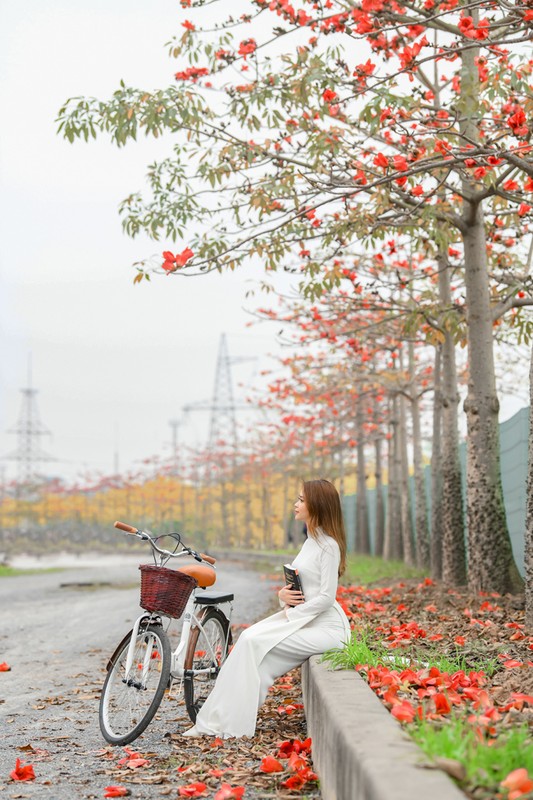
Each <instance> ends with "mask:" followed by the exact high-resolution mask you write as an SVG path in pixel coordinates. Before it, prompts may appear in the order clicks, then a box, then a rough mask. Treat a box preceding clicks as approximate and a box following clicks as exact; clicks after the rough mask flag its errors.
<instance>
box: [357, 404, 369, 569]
mask: <svg viewBox="0 0 533 800" xmlns="http://www.w3.org/2000/svg"><path fill="white" fill-rule="evenodd" d="M363 400H364V398H363V395H362V394H359V395H358V396H357V400H356V405H355V428H356V433H355V435H356V438H357V493H356V509H355V511H356V521H355V542H356V550H357V552H358V553H365V554H369V553H370V535H369V532H368V502H367V493H366V461H365V432H364V411H363Z"/></svg>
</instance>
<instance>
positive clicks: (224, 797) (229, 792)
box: [214, 783, 244, 800]
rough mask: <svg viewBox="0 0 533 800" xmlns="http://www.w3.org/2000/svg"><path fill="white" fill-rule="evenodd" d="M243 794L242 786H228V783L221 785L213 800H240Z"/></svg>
mask: <svg viewBox="0 0 533 800" xmlns="http://www.w3.org/2000/svg"><path fill="white" fill-rule="evenodd" d="M243 794H244V786H230V785H229V783H223V784H222V786H221V787H220V789H219V790H218V792H217V793H216V795H215V797H214V800H240V798H241V797H242V796H243Z"/></svg>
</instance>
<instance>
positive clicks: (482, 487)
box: [459, 9, 523, 594]
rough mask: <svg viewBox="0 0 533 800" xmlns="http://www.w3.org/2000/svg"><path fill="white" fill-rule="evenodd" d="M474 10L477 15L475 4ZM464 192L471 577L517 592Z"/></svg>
mask: <svg viewBox="0 0 533 800" xmlns="http://www.w3.org/2000/svg"><path fill="white" fill-rule="evenodd" d="M472 13H473V15H475V16H474V20H475V19H476V17H477V9H473V11H472ZM478 55H479V50H478V49H477V48H472V49H471V50H465V51H464V52H463V55H462V59H463V61H462V70H461V94H460V109H459V111H460V115H461V133H462V134H463V136H464V137H465V139H466V140H467V141H469V142H472V143H473V144H476V143H477V142H479V138H480V137H479V129H478V119H479V116H480V112H479V78H478V70H477V65H476V62H475V59H476V58H477V57H478ZM462 190H463V195H464V198H465V199H464V200H463V212H462V222H463V229H462V233H463V241H464V252H465V256H464V257H465V288H466V306H467V326H468V358H469V368H470V369H469V378H468V396H467V399H466V401H465V411H466V415H467V430H468V440H467V470H466V472H467V501H466V505H467V521H468V583H469V587H470V589H471V590H472V591H474V592H479V591H489V592H493V591H495V592H499V593H500V594H505V593H506V592H509V591H519V590H520V589H521V587H522V586H523V581H522V578H521V577H520V573H519V572H518V569H517V568H516V564H515V562H514V558H513V553H512V549H511V541H510V539H509V532H508V529H507V520H506V516H505V507H504V503H503V491H502V483H501V469H500V441H499V429H498V411H499V402H498V397H497V394H496V381H495V375H494V354H493V332H492V313H491V307H490V294H489V292H490V288H489V275H488V268H487V249H486V248H487V240H486V232H485V220H484V214H483V204H482V202H481V200H479V199H476V197H475V193H476V189H475V186H472V184H470V182H469V181H468V180H467V179H465V180H464V181H463V186H462Z"/></svg>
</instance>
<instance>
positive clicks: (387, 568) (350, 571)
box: [342, 553, 427, 586]
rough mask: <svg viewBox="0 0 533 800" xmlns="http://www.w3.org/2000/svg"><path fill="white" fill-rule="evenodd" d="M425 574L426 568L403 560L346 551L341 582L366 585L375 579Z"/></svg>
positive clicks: (403, 578)
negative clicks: (419, 567) (409, 565)
mask: <svg viewBox="0 0 533 800" xmlns="http://www.w3.org/2000/svg"><path fill="white" fill-rule="evenodd" d="M426 574H427V570H422V569H418V568H417V567H408V566H407V565H406V564H404V563H403V561H385V559H383V558H380V557H379V556H364V555H360V554H358V553H348V556H347V559H346V572H345V573H344V575H343V577H342V582H343V583H357V584H362V585H363V586H367V585H368V584H370V583H375V582H376V581H383V580H391V579H392V580H400V581H401V580H407V579H409V578H423V577H425V575H426Z"/></svg>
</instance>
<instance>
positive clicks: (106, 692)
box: [99, 625, 171, 745]
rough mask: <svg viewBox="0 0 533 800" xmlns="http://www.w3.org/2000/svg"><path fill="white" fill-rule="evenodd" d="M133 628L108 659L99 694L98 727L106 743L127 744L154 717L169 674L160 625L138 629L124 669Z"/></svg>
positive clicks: (167, 651) (167, 648) (167, 652)
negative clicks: (129, 657) (130, 654)
mask: <svg viewBox="0 0 533 800" xmlns="http://www.w3.org/2000/svg"><path fill="white" fill-rule="evenodd" d="M132 634H133V631H132V632H131V633H130V634H129V636H127V637H126V638H125V639H124V640H123V641H122V642H121V643H120V645H119V647H118V649H117V651H116V653H115V654H114V655H113V657H112V659H111V664H110V666H109V671H108V673H107V678H106V680H105V683H104V688H103V689H102V695H101V697H100V713H99V718H100V730H101V731H102V734H103V736H104V739H105V740H106V741H107V742H109V743H110V744H120V745H123V744H129V743H130V742H133V740H134V739H136V738H137V737H138V736H140V734H141V733H142V732H143V731H144V730H145V729H146V727H147V726H148V724H149V723H150V722H151V720H152V719H153V717H154V714H155V713H156V711H157V709H158V708H159V705H160V703H161V700H162V698H163V695H164V693H165V689H166V687H167V685H168V680H169V676H170V660H171V656H170V644H169V641H168V636H167V634H166V633H165V631H164V630H163V628H162V627H161V625H147V626H145V627H144V628H142V627H141V628H140V629H139V632H138V634H137V636H136V639H135V644H134V649H133V660H132V662H131V667H130V669H129V671H127V659H128V649H129V646H130V642H131V637H132Z"/></svg>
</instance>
